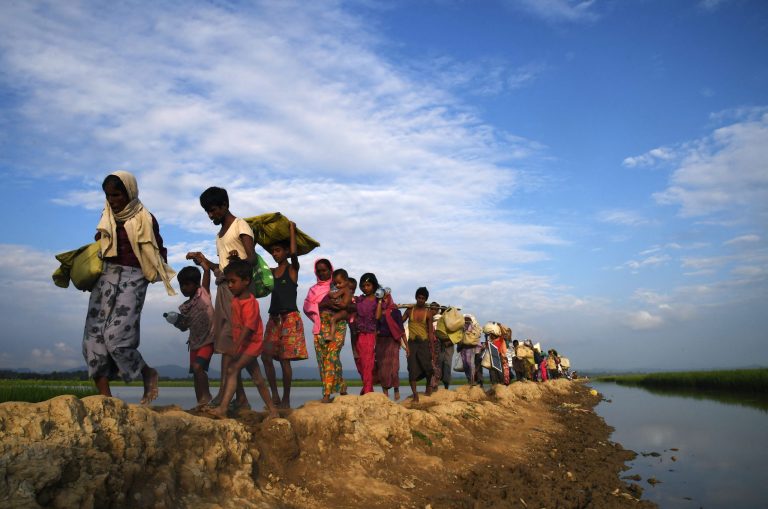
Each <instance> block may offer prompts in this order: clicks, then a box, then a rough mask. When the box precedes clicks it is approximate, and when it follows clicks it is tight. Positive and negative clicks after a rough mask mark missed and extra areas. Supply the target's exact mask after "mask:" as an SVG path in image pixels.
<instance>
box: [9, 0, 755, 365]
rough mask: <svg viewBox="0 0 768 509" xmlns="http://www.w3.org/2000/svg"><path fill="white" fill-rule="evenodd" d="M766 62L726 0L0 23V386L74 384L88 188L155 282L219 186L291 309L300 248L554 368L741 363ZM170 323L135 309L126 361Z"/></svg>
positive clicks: (182, 9) (168, 334)
mask: <svg viewBox="0 0 768 509" xmlns="http://www.w3.org/2000/svg"><path fill="white" fill-rule="evenodd" d="M767 53H768V5H766V4H765V3H764V2H760V1H749V0H703V1H693V0H692V1H680V2H668V1H661V0H658V1H657V0H636V1H632V0H628V1H600V0H592V1H568V0H538V1H537V0H495V1H494V0H488V1H483V2H469V1H458V0H457V1H451V0H434V1H414V2H405V1H402V2H396V1H393V2H377V1H373V0H358V1H350V2H343V1H327V2H323V1H318V2H311V3H309V2H289V1H285V2H244V3H238V2H223V1H221V2H163V3H161V4H157V3H143V2H126V3H108V4H104V3H99V2H3V3H2V5H0V69H1V71H0V172H1V175H2V179H3V186H2V189H0V213H2V216H3V217H4V219H5V221H4V222H3V224H2V232H3V241H2V244H0V253H1V254H2V255H3V258H4V259H5V260H6V263H4V264H3V266H2V267H0V285H2V287H3V289H4V290H5V291H4V292H2V294H0V316H1V317H2V322H3V328H2V331H0V368H16V367H27V368H32V369H67V368H73V367H78V366H82V365H83V360H82V356H81V354H80V341H81V336H82V326H83V322H84V316H85V308H86V304H87V294H84V293H81V292H78V291H77V290H74V289H67V290H62V289H59V288H56V287H54V286H53V284H52V283H51V280H50V274H51V272H53V270H54V269H55V267H56V264H55V261H54V259H53V255H54V254H55V253H58V252H61V251H66V250H69V249H73V248H75V247H77V246H79V245H81V244H84V243H86V242H87V241H88V240H89V239H90V238H92V235H93V232H94V228H95V225H96V222H97V221H98V217H99V213H100V210H101V208H102V207H103V203H104V202H103V193H102V192H101V189H100V183H101V181H102V179H103V177H104V176H105V175H106V174H108V173H110V172H111V171H114V170H116V169H126V170H129V171H132V172H134V173H135V174H136V175H137V178H138V180H139V189H140V198H141V199H142V201H143V202H144V204H145V205H146V206H147V207H148V208H149V209H150V210H151V211H152V212H153V213H154V214H155V215H156V216H157V218H158V220H159V222H160V224H161V231H162V234H163V237H164V239H165V242H166V245H167V246H168V247H169V249H170V255H171V259H170V261H171V263H172V265H173V266H174V267H175V268H177V269H179V268H181V267H183V266H184V265H185V261H184V259H183V258H184V254H185V253H186V252H187V251H189V250H191V249H201V250H203V251H205V252H207V253H208V254H209V255H210V256H214V255H215V246H214V242H213V238H214V235H215V232H216V229H215V227H214V226H213V225H212V224H211V223H210V222H209V221H208V219H207V217H206V216H205V214H204V213H203V211H202V209H201V208H200V207H199V204H198V200H197V197H198V195H199V193H200V192H201V191H202V190H203V189H205V188H206V187H208V186H210V185H220V186H223V187H226V188H227V189H228V190H229V191H230V196H231V201H232V204H231V208H232V210H233V211H234V212H235V213H236V214H238V215H241V216H250V215H256V214H260V213H264V212H271V211H276V210H279V211H281V212H283V213H284V214H286V215H287V216H289V217H290V218H292V219H294V220H295V221H296V222H297V223H298V225H299V227H301V228H302V229H304V230H305V231H306V232H308V233H310V234H311V235H313V236H314V237H315V238H317V239H318V240H319V241H320V242H321V244H322V246H321V248H319V249H318V250H317V251H316V253H312V254H311V255H309V256H307V257H306V259H305V260H303V261H304V265H303V266H302V274H301V278H300V288H299V294H300V298H301V299H303V296H304V295H305V294H306V291H307V289H308V288H309V286H310V285H311V284H312V283H313V281H314V278H313V276H312V274H311V270H310V267H311V265H312V261H313V260H314V258H315V254H317V256H327V257H329V258H330V259H331V260H332V261H333V263H334V265H335V266H337V267H345V268H347V269H348V270H349V271H350V272H351V273H352V275H353V276H359V275H360V274H362V273H363V272H368V271H372V272H375V273H376V274H377V276H378V277H379V280H380V281H382V283H384V284H385V285H387V286H390V287H392V288H393V293H394V295H395V298H396V300H398V301H400V302H409V301H411V300H412V299H413V292H414V291H415V289H416V288H417V287H418V286H422V285H426V286H427V287H428V288H429V289H430V291H431V293H432V296H431V300H437V301H439V302H441V303H449V304H457V305H461V306H462V307H463V309H464V310H466V311H469V312H472V313H474V314H476V315H477V316H478V318H479V319H480V320H481V321H487V320H497V321H501V322H504V323H506V324H508V325H510V326H511V327H512V329H513V331H514V335H515V336H516V337H518V338H521V339H522V338H528V337H530V338H533V339H535V340H539V341H541V342H542V344H543V345H545V346H547V347H555V348H557V349H558V350H560V351H561V352H563V353H565V354H566V355H567V356H569V357H570V358H571V359H572V364H573V365H574V367H577V368H582V369H601V368H615V369H677V368H709V367H731V366H743V365H754V364H760V365H766V364H768V341H766V339H768V338H766V331H768V313H766V310H767V308H766V302H767V300H766V297H767V295H766V277H767V276H768V244H767V243H766V236H767V235H768V232H766V224H767V223H766V218H767V217H768V210H767V208H766V205H765V204H766V203H768V166H767V165H766V161H768V97H767V95H768V92H766V91H768V64H767V63H766V62H768V54H767ZM262 254H263V253H262ZM179 303H180V297H179V298H171V297H168V296H166V295H165V293H164V291H163V289H162V288H161V287H160V285H154V286H153V287H152V288H151V291H150V292H149V296H148V299H147V303H146V306H145V313H144V315H143V321H142V327H143V331H142V351H143V353H144V354H145V356H146V358H147V360H148V361H149V362H150V363H151V364H156V365H160V364H180V365H183V364H184V363H185V359H186V357H185V355H186V354H185V346H184V341H185V338H184V336H183V335H182V334H180V333H178V332H176V331H175V330H174V329H172V328H170V327H169V326H168V325H167V324H165V323H164V322H163V321H162V317H161V315H162V312H163V311H167V310H171V309H175V308H176V306H178V304H179ZM267 305H268V301H267V300H266V299H265V300H264V301H262V306H263V307H264V308H266V307H267ZM722 343H725V344H727V345H729V348H732V351H733V354H732V355H723V354H722V352H723V349H722V346H721V344H722ZM312 357H313V356H312V353H311V354H310V359H312ZM342 359H343V361H345V362H346V363H347V364H348V365H349V366H350V367H351V365H352V364H351V353H350V351H349V349H348V348H347V349H346V350H345V352H344V354H343V356H342ZM304 364H305V365H307V366H313V365H314V361H313V360H308V361H306V362H305V363H304Z"/></svg>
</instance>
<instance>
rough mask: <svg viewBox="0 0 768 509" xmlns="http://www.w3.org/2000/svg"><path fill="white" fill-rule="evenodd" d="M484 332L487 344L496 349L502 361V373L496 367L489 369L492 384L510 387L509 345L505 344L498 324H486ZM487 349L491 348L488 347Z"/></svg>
mask: <svg viewBox="0 0 768 509" xmlns="http://www.w3.org/2000/svg"><path fill="white" fill-rule="evenodd" d="M483 332H484V333H485V337H486V342H487V343H488V344H492V345H493V346H495V347H496V349H497V350H498V352H499V357H500V360H501V368H502V371H501V372H499V371H498V370H496V368H494V367H491V368H489V369H488V372H489V378H490V379H491V383H492V384H504V385H509V369H508V368H507V345H506V343H505V342H504V337H503V336H502V332H501V328H500V327H499V324H497V323H494V322H488V323H487V324H485V326H483ZM486 348H490V347H489V346H486ZM489 351H490V350H489Z"/></svg>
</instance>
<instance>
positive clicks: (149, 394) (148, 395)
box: [140, 368, 159, 405]
mask: <svg viewBox="0 0 768 509" xmlns="http://www.w3.org/2000/svg"><path fill="white" fill-rule="evenodd" d="M157 378H158V376H157V370H156V369H154V368H149V369H147V372H146V374H145V375H144V396H143V397H142V398H141V402H140V403H141V404H142V405H149V404H150V403H151V402H153V401H154V400H156V399H157V394H158V392H159V391H158V389H157Z"/></svg>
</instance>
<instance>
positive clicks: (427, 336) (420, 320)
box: [403, 286, 435, 402]
mask: <svg viewBox="0 0 768 509" xmlns="http://www.w3.org/2000/svg"><path fill="white" fill-rule="evenodd" d="M415 297H416V305H415V306H413V307H410V308H408V309H406V310H405V314H404V315H403V321H406V320H407V321H408V350H407V359H408V382H409V383H410V385H411V391H412V392H413V400H414V401H416V402H418V401H419V392H418V390H417V389H416V383H417V382H418V381H419V380H421V379H426V390H425V391H424V395H425V396H431V395H432V374H433V373H434V368H433V363H432V348H431V346H430V342H431V341H433V340H434V337H435V331H434V329H433V327H432V315H433V313H432V310H431V309H430V308H428V307H427V305H426V304H427V299H428V298H429V291H428V290H427V289H426V288H425V287H423V286H422V287H420V288H418V289H417V290H416V296H415Z"/></svg>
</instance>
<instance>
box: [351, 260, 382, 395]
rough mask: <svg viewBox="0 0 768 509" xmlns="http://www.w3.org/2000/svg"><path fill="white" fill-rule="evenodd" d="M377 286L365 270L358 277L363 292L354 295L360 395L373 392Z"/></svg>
mask: <svg viewBox="0 0 768 509" xmlns="http://www.w3.org/2000/svg"><path fill="white" fill-rule="evenodd" d="M378 288H379V280H378V279H376V275H375V274H372V273H370V272H366V273H365V274H363V275H362V276H361V277H360V290H362V292H363V294H362V295H358V296H357V297H355V304H357V315H356V316H355V324H356V331H357V341H356V342H355V345H354V348H355V350H356V353H357V358H356V361H355V363H356V364H357V370H358V371H359V372H360V377H361V378H362V379H363V388H362V390H361V391H360V394H361V395H362V394H368V393H369V392H373V371H374V369H375V365H376V328H377V325H378V321H379V319H380V318H381V299H378V298H376V294H375V292H376V289H378Z"/></svg>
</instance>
